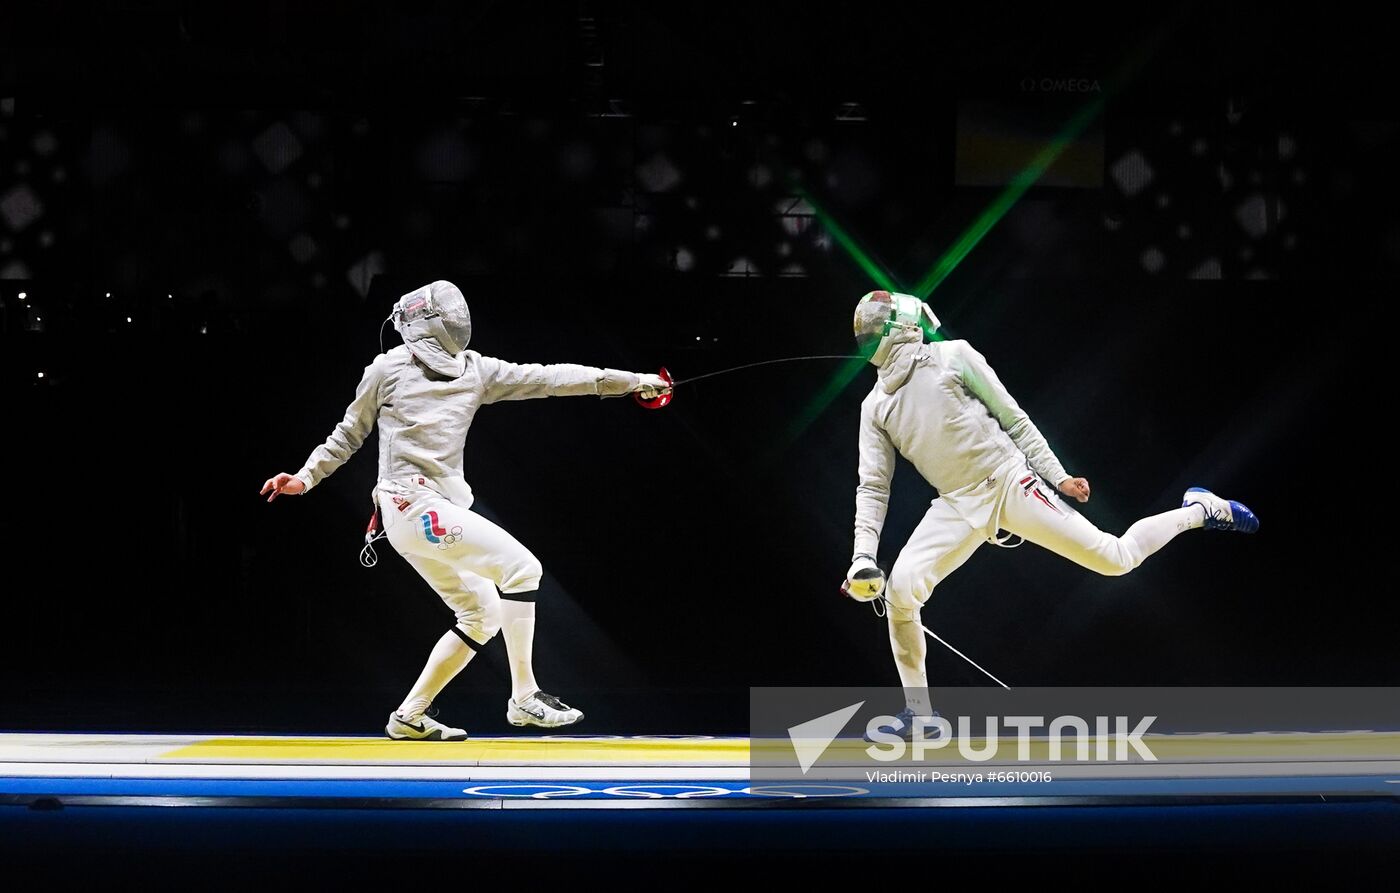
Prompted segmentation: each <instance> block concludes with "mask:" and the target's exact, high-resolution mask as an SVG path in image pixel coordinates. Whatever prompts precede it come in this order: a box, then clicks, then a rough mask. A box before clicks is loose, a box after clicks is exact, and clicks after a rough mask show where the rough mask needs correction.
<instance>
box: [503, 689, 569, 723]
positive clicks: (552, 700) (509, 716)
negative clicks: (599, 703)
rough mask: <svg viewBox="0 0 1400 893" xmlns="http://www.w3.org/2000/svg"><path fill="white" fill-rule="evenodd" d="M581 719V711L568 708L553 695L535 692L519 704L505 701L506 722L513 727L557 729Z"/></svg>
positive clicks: (511, 700)
mask: <svg viewBox="0 0 1400 893" xmlns="http://www.w3.org/2000/svg"><path fill="white" fill-rule="evenodd" d="M581 719H583V711H582V710H579V709H577V708H574V707H570V706H569V705H568V704H565V703H564V702H563V701H561V700H559V699H558V698H556V697H555V696H554V695H551V694H546V693H544V692H542V691H537V692H535V693H534V694H532V695H530V697H528V698H526V699H525V700H524V701H521V702H519V703H517V702H516V700H515V699H514V698H511V699H510V700H508V701H506V722H508V723H510V724H511V725H513V726H539V727H540V728H542V729H557V728H559V727H560V726H570V725H573V724H574V723H576V722H578V721H579V720H581Z"/></svg>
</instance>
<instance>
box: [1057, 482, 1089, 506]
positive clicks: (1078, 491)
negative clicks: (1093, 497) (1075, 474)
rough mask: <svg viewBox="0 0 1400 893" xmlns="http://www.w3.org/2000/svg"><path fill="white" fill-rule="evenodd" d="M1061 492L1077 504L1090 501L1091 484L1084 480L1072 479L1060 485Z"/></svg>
mask: <svg viewBox="0 0 1400 893" xmlns="http://www.w3.org/2000/svg"><path fill="white" fill-rule="evenodd" d="M1060 492H1061V493H1063V494H1065V495H1066V496H1068V497H1069V498H1070V499H1073V500H1076V501H1077V502H1088V501H1089V482H1088V481H1087V480H1085V479H1084V478H1070V479H1068V480H1066V481H1065V482H1064V483H1062V484H1060Z"/></svg>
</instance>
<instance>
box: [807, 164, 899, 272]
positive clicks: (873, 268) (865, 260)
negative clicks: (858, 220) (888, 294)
mask: <svg viewBox="0 0 1400 893" xmlns="http://www.w3.org/2000/svg"><path fill="white" fill-rule="evenodd" d="M797 194H798V195H799V196H801V197H802V199H803V201H805V202H807V204H809V205H811V206H812V212H813V214H814V215H815V216H816V218H817V222H819V223H820V224H821V225H822V226H824V227H826V231H827V232H829V233H831V236H832V238H834V239H835V240H836V244H838V245H840V246H841V248H842V250H843V251H845V252H846V254H848V255H849V256H850V258H851V260H853V261H855V262H856V265H857V266H859V267H860V268H861V270H862V271H864V272H865V275H866V276H868V277H870V279H871V280H872V281H873V282H874V283H875V284H876V285H878V286H879V287H880V288H883V289H884V290H885V291H899V290H900V289H899V286H898V285H897V284H896V283H895V281H894V277H893V276H891V275H890V274H889V273H888V272H887V271H886V270H885V268H884V267H883V266H881V265H880V262H879V261H877V260H875V257H874V255H872V254H871V253H870V252H868V251H866V250H865V249H864V248H862V247H861V245H860V243H859V242H857V241H856V240H855V237H854V236H852V235H851V234H850V233H848V232H846V230H845V229H844V228H843V227H842V226H841V224H839V223H837V222H836V218H834V217H832V216H831V215H830V214H828V213H827V212H826V211H824V210H822V207H821V206H820V205H818V204H817V203H816V202H815V201H813V200H812V197H811V196H810V195H808V194H807V192H806V191H805V190H803V189H800V188H799V189H798V190H797Z"/></svg>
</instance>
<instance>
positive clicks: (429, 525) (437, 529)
mask: <svg viewBox="0 0 1400 893" xmlns="http://www.w3.org/2000/svg"><path fill="white" fill-rule="evenodd" d="M419 520H420V521H422V522H423V537H424V539H426V540H427V541H428V542H430V543H433V544H435V545H436V546H437V547H438V549H439V550H442V551H446V550H447V549H451V548H452V547H453V546H455V545H457V544H458V543H460V542H461V541H462V528H461V527H460V526H457V527H453V528H452V529H451V530H448V529H447V528H445V527H443V526H442V523H441V522H440V521H439V520H438V513H437V512H425V513H424V514H423V516H422V517H421V518H420V519H419Z"/></svg>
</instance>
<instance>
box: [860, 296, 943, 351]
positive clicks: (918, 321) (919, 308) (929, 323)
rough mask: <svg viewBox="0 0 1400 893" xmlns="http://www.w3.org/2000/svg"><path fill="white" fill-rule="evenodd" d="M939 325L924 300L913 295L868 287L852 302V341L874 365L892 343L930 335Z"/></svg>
mask: <svg viewBox="0 0 1400 893" xmlns="http://www.w3.org/2000/svg"><path fill="white" fill-rule="evenodd" d="M940 325H942V323H940V322H939V321H938V317H937V316H935V315H934V313H933V311H932V310H931V309H929V306H928V304H926V303H924V302H923V301H920V300H919V299H918V298H916V297H914V296H913V295H902V294H899V293H897V292H894V293H892V292H887V291H872V292H870V293H869V294H867V295H865V297H863V298H861V299H860V303H858V304H856V314H855V334H856V344H857V345H858V346H859V347H860V349H861V352H862V353H869V354H870V362H872V363H874V364H875V365H876V366H883V365H884V364H885V360H886V359H887V358H888V357H889V355H890V348H892V347H893V346H894V345H895V344H897V343H900V342H903V341H914V342H919V341H922V340H924V339H925V338H930V337H932V336H933V333H934V332H935V331H937V329H938V327H939V326H940Z"/></svg>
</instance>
